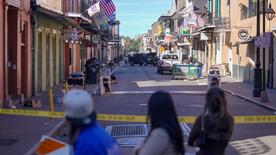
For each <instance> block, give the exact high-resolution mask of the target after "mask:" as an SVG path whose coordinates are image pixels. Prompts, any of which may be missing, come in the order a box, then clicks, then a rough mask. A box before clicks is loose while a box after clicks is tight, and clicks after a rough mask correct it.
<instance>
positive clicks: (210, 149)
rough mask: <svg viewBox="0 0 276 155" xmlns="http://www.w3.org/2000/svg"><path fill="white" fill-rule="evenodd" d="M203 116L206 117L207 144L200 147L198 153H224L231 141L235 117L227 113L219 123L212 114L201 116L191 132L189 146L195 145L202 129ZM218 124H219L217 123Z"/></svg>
mask: <svg viewBox="0 0 276 155" xmlns="http://www.w3.org/2000/svg"><path fill="white" fill-rule="evenodd" d="M202 118H204V129H205V130H204V131H205V132H206V145H204V146H203V147H200V150H199V152H197V155H223V154H224V152H225V149H226V147H227V145H228V142H229V141H230V138H231V136H232V133H233V128H234V119H233V117H232V116H231V115H229V114H226V115H225V116H223V117H222V118H220V120H216V121H218V123H214V122H212V120H211V119H210V116H208V115H206V116H204V117H202V115H201V116H199V117H198V118H197V119H196V121H195V124H194V126H193V128H192V131H191V133H190V137H189V140H188V145H189V146H194V144H195V141H196V139H197V138H198V136H199V133H200V131H201V126H202V125H201V124H202ZM216 124H218V125H216Z"/></svg>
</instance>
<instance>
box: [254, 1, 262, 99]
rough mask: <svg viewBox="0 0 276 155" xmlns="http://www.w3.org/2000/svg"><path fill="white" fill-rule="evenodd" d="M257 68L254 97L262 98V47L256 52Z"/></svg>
mask: <svg viewBox="0 0 276 155" xmlns="http://www.w3.org/2000/svg"><path fill="white" fill-rule="evenodd" d="M257 37H260V0H257ZM255 66H256V68H255V69H254V89H253V97H260V96H261V92H262V88H261V87H262V70H261V68H260V67H261V62H260V47H257V51H256V63H255Z"/></svg>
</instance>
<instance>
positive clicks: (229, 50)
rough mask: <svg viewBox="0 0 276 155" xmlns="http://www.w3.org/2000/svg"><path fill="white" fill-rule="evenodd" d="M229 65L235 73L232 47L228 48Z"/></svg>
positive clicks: (231, 71)
mask: <svg viewBox="0 0 276 155" xmlns="http://www.w3.org/2000/svg"><path fill="white" fill-rule="evenodd" d="M228 66H229V70H230V73H231V76H232V75H233V58H232V49H231V48H228Z"/></svg>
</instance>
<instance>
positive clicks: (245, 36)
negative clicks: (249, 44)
mask: <svg viewBox="0 0 276 155" xmlns="http://www.w3.org/2000/svg"><path fill="white" fill-rule="evenodd" d="M238 36H239V38H240V39H241V40H247V39H248V37H249V33H248V31H247V30H246V29H241V30H240V31H239V34H238Z"/></svg>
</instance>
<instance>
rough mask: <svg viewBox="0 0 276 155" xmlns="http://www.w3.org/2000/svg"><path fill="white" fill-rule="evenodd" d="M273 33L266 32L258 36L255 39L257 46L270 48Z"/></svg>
mask: <svg viewBox="0 0 276 155" xmlns="http://www.w3.org/2000/svg"><path fill="white" fill-rule="evenodd" d="M270 40H271V35H270V33H269V32H268V33H265V34H264V36H260V37H257V38H256V39H255V46H256V47H261V48H269V47H270Z"/></svg>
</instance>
